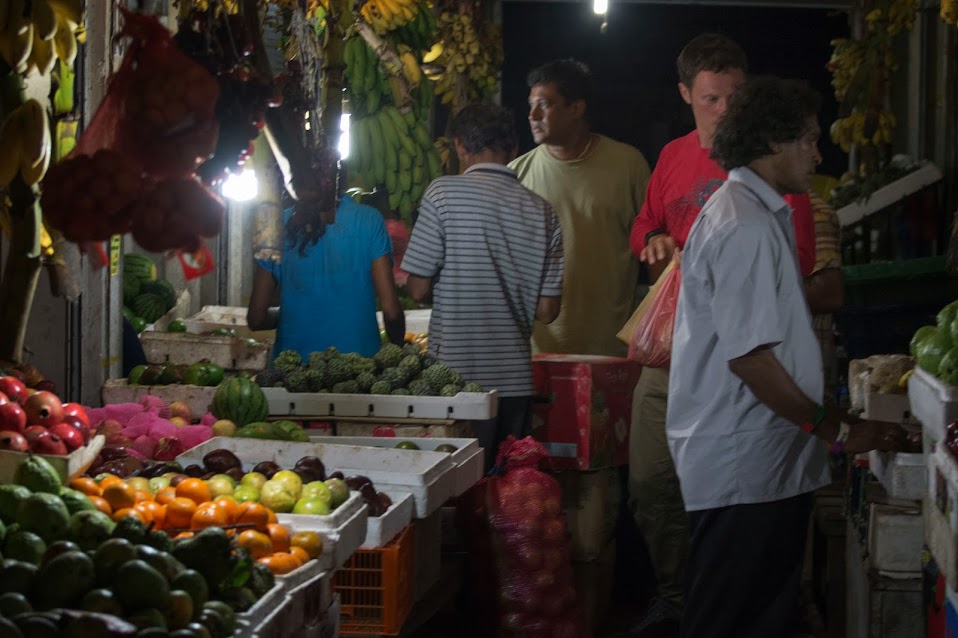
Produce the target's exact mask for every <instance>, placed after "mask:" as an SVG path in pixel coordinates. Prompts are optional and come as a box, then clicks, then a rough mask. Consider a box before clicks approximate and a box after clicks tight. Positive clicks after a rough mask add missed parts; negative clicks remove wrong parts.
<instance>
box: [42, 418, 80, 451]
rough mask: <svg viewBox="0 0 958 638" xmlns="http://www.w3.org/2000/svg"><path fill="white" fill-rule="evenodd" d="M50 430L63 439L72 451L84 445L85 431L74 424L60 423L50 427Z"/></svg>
mask: <svg viewBox="0 0 958 638" xmlns="http://www.w3.org/2000/svg"><path fill="white" fill-rule="evenodd" d="M50 432H51V433H52V434H55V435H57V436H58V437H60V438H61V439H63V443H64V444H65V445H66V446H67V450H69V451H70V452H72V451H74V450H76V449H79V448H81V447H83V443H84V441H83V432H81V431H80V430H79V429H77V428H75V427H73V426H72V425H67V424H66V423H58V424H56V425H54V426H53V427H51V428H50Z"/></svg>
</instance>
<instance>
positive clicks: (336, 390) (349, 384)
mask: <svg viewBox="0 0 958 638" xmlns="http://www.w3.org/2000/svg"><path fill="white" fill-rule="evenodd" d="M333 394H359V384H358V383H356V382H355V381H343V382H341V383H337V384H336V385H334V386H333Z"/></svg>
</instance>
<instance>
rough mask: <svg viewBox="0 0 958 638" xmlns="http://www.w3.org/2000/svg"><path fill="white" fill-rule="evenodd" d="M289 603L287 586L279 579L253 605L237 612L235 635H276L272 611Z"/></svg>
mask: <svg viewBox="0 0 958 638" xmlns="http://www.w3.org/2000/svg"><path fill="white" fill-rule="evenodd" d="M286 604H287V596H286V586H285V585H284V584H283V582H282V581H280V580H279V579H277V580H276V584H275V585H273V588H272V589H270V590H269V591H268V592H266V593H265V594H263V597H262V598H260V599H259V600H257V601H256V603H254V604H253V606H252V607H250V608H249V609H247V610H246V611H244V612H242V613H238V614H236V625H237V627H236V633H235V634H233V635H234V637H238V638H253V637H254V636H256V637H259V636H263V637H264V638H268V637H271V636H274V635H275V633H274V631H273V625H274V623H275V622H276V616H275V615H274V614H273V613H272V612H273V611H275V610H276V609H283V608H284V607H285V606H286Z"/></svg>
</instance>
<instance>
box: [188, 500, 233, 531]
mask: <svg viewBox="0 0 958 638" xmlns="http://www.w3.org/2000/svg"><path fill="white" fill-rule="evenodd" d="M229 524H230V519H229V513H228V512H227V511H226V510H225V509H223V508H222V507H217V506H216V505H213V504H212V503H208V504H204V505H202V506H200V507H198V508H196V512H195V513H194V514H193V519H192V520H191V521H190V527H192V528H194V529H201V528H204V527H222V526H223V525H229Z"/></svg>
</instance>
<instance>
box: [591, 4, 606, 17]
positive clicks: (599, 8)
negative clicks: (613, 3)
mask: <svg viewBox="0 0 958 638" xmlns="http://www.w3.org/2000/svg"><path fill="white" fill-rule="evenodd" d="M608 11H609V0H592V13H595V14H596V15H604V14H606V13H608Z"/></svg>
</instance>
